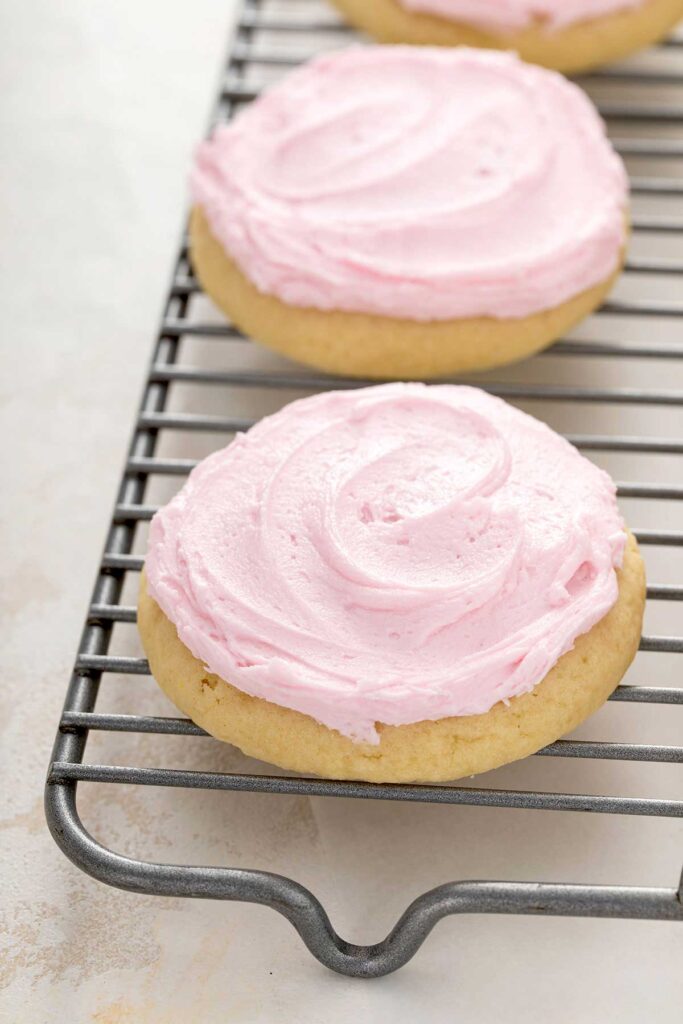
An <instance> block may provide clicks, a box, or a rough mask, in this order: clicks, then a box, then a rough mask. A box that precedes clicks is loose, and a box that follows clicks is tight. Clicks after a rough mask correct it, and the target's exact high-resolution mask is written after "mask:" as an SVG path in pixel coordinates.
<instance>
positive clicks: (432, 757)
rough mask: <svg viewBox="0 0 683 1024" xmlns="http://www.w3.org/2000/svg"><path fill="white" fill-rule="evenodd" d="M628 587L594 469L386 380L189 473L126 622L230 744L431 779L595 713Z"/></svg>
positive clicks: (610, 676) (543, 431) (486, 405)
mask: <svg viewBox="0 0 683 1024" xmlns="http://www.w3.org/2000/svg"><path fill="white" fill-rule="evenodd" d="M237 481H239V487H236V482H237ZM644 600H645V580H644V568H643V563H642V560H641V558H640V555H639V553H638V549H637V545H636V542H635V540H634V539H633V537H632V536H630V535H628V537H627V535H626V534H625V533H624V532H623V524H622V522H621V519H620V517H619V515H618V512H617V509H616V502H615V499H614V487H613V485H612V484H611V481H610V480H609V478H608V477H607V476H606V474H604V473H603V472H602V471H601V470H599V469H597V468H596V467H595V466H593V465H592V464H591V463H589V462H588V460H586V459H584V458H583V457H582V456H580V455H579V453H578V452H576V450H575V449H573V448H572V447H571V446H570V445H569V444H568V443H567V442H565V441H563V440H562V439H561V438H560V437H559V436H558V435H556V434H554V433H553V432H552V431H550V430H549V429H548V428H547V427H544V426H543V424H541V423H539V422H538V421H536V420H533V419H532V418H531V417H528V416H526V415H525V414H523V413H521V412H519V411H518V410H515V409H512V408H511V407H509V406H507V405H506V404H505V403H503V402H501V401H500V400H498V399H494V398H492V397H491V396H488V395H484V394H483V393H482V392H479V391H477V390H476V389H472V388H458V387H452V386H441V387H432V388H427V387H425V386H424V385H401V384H394V385H385V386H382V387H379V388H369V389H364V390H361V391H356V392H340V393H328V394H325V395H318V396H315V397H313V398H310V399H305V400H302V401H300V402H296V403H293V404H292V405H290V406H288V407H286V409H285V410H283V411H282V412H280V413H278V414H276V415H275V416H272V417H269V418H267V419H266V420H264V421H261V423H260V424H259V425H257V427H256V428H253V429H252V431H250V432H249V434H247V435H242V436H240V437H238V438H237V439H236V441H235V442H233V443H232V445H230V446H228V448H227V449H225V450H223V451H222V452H217V453H215V454H214V455H213V456H210V457H209V459H207V460H205V461H204V462H203V463H201V464H200V466H199V467H197V469H196V470H195V471H194V472H193V474H192V475H191V477H190V479H189V481H188V483H187V484H186V485H185V487H184V488H183V490H182V491H181V492H180V494H179V495H178V496H176V498H175V499H173V501H172V502H171V503H170V504H169V505H168V506H166V507H165V509H163V510H162V511H161V512H160V513H158V514H157V516H156V517H155V520H154V521H153V523H152V528H151V532H150V549H149V554H148V558H147V566H146V574H143V578H142V583H141V590H140V598H139V607H138V622H139V629H140V635H141V637H142V641H143V645H144V648H145V651H146V653H147V656H148V658H149V661H150V666H151V669H152V672H153V674H154V676H155V677H156V679H157V680H158V682H159V684H160V685H161V687H162V689H163V690H164V691H165V692H166V693H167V694H168V696H169V697H170V698H171V700H173V702H174V703H175V704H176V705H177V706H178V707H179V708H180V709H181V710H182V711H183V712H184V713H185V714H187V715H189V716H190V717H191V718H192V719H193V720H194V721H195V722H197V723H198V724H199V725H201V726H202V727H203V728H205V729H206V730H207V732H209V733H211V734H212V735H214V736H216V737H218V738H219V739H222V740H226V741H228V742H231V743H233V744H235V745H237V746H239V747H240V748H241V749H242V750H243V751H244V752H245V753H247V754H250V755H252V756H254V757H258V758H261V759H263V760H266V761H270V762H272V763H274V764H277V765H280V766H281V767H283V768H288V769H292V770H294V771H299V772H304V773H308V772H310V773H314V774H319V775H325V776H328V777H331V778H346V779H367V780H370V781H375V782H389V781H396V782H406V781H418V780H420V781H440V780H447V779H455V778H459V777H461V776H464V775H471V774H475V773H479V772H483V771H487V770H489V769H491V768H495V767H497V766H499V765H501V764H505V763H507V762H509V761H512V760H515V759H517V758H520V757H524V756H526V755H528V754H530V753H533V752H534V751H536V750H538V749H540V748H541V747H543V746H544V745H546V744H547V743H550V742H552V741H554V740H555V739H557V738H558V737H559V736H561V735H563V734H564V733H565V732H567V731H569V730H571V729H573V728H574V727H575V726H576V725H578V724H579V723H580V722H581V721H582V720H583V719H584V718H586V717H587V716H588V715H590V714H591V713H592V712H593V711H594V710H596V708H597V707H599V706H600V705H601V704H602V703H603V702H604V701H605V700H606V699H607V697H608V696H609V694H610V693H611V692H612V690H613V689H614V688H615V687H616V686H617V684H618V683H619V681H620V679H621V677H622V676H623V674H624V672H625V671H626V669H627V667H628V665H629V664H630V662H631V660H632V658H633V657H634V655H635V652H636V650H637V648H638V642H639V637H640V627H641V622H642V616H643V609H644ZM162 609H163V610H162ZM387 723H388V724H387Z"/></svg>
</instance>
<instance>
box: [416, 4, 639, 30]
mask: <svg viewBox="0 0 683 1024" xmlns="http://www.w3.org/2000/svg"><path fill="white" fill-rule="evenodd" d="M398 2H399V3H400V4H401V6H402V7H406V8H407V9H408V10H409V11H421V12H424V13H425V14H438V15H440V16H441V17H442V18H447V19H450V20H451V21H462V22H464V23H465V24H466V25H476V26H477V27H479V28H483V29H488V30H490V31H494V32H495V31H496V30H499V31H500V30H502V31H518V30H519V29H525V28H529V26H530V25H533V24H534V22H538V21H541V22H542V23H543V25H544V27H545V28H547V29H548V30H549V31H551V32H552V31H557V30H558V29H562V28H566V27H567V25H572V24H575V23H576V22H577V21H591V20H592V19H594V18H601V17H604V16H605V15H608V14H615V13H617V12H618V11H623V10H628V9H631V8H634V7H642V6H643V4H645V3H646V2H647V0H398Z"/></svg>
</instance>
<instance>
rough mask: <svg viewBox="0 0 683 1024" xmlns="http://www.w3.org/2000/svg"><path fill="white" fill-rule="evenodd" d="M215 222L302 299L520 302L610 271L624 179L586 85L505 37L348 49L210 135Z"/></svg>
mask: <svg viewBox="0 0 683 1024" xmlns="http://www.w3.org/2000/svg"><path fill="white" fill-rule="evenodd" d="M191 184H192V193H193V197H194V200H195V202H196V203H197V204H198V205H199V206H200V207H201V208H202V209H203V210H204V212H205V214H206V216H207V218H208V220H209V223H210V226H211V230H212V232H213V234H214V235H215V237H216V238H217V239H218V240H219V241H220V242H221V243H222V244H223V246H224V248H225V249H226V250H227V252H228V253H229V254H230V255H231V256H232V258H233V259H234V260H235V261H236V262H237V264H238V265H239V267H240V268H241V270H242V271H243V273H244V274H245V275H246V276H247V277H248V278H249V279H250V280H251V281H252V282H253V283H254V284H255V285H256V286H257V287H258V288H259V289H260V290H261V291H262V292H266V293H268V294H271V295H274V296H276V297H277V298H278V299H280V300H282V301H284V302H286V303H289V304H291V305H295V306H304V307H311V306H312V307H316V308H318V309H323V310H328V309H337V310H346V311H358V312H366V313H373V314H380V315H385V316H398V317H403V318H408V319H413V320H443V319H451V318H460V317H470V316H493V317H499V318H508V317H524V316H527V315H529V314H530V313H534V312H538V311H539V310H543V309H547V308H550V307H553V306H557V305H559V304H560V303H561V302H563V301H565V300H566V299H569V298H570V297H572V296H574V295H576V294H577V293H578V292H581V291H583V290H584V289H586V288H589V287H591V286H592V285H595V284H597V283H598V282H601V281H603V280H605V279H606V278H607V277H608V276H609V275H610V274H611V273H612V272H613V271H614V270H615V268H616V267H617V264H618V261H619V255H620V250H621V248H622V246H623V244H624V237H625V226H624V212H625V207H626V202H627V181H626V176H625V172H624V168H623V166H622V163H621V161H620V159H619V157H618V156H617V155H616V154H615V152H614V150H613V149H612V147H611V145H610V144H609V142H608V141H607V139H606V138H605V132H604V126H603V124H602V122H601V121H600V119H599V118H598V115H597V113H596V112H595V109H594V108H593V106H592V105H591V103H590V101H589V100H588V99H587V98H586V96H585V94H584V93H583V92H582V91H581V90H580V89H579V88H577V87H576V86H575V85H572V84H571V83H569V82H567V81H566V80H565V79H564V78H562V77H561V76H560V75H558V74H555V73H554V72H551V71H546V70H544V69H542V68H539V67H533V66H530V65H527V64H524V63H522V62H521V61H520V60H519V59H518V58H517V57H515V56H513V55H512V54H507V53H496V52H487V51H483V50H472V49H466V48H460V49H456V50H447V49H439V48H435V49H431V48H426V47H402V46H395V47H394V46H386V47H355V48H352V49H350V50H346V51H343V52H340V53H334V54H330V55H327V56H324V57H320V58H318V59H316V60H314V61H313V62H312V63H310V64H308V65H306V66H305V67H303V68H300V69H299V70H297V71H295V72H294V73H293V74H291V75H290V76H289V77H288V78H287V79H286V80H285V81H284V82H283V83H281V84H280V85H278V86H276V87H275V88H273V89H272V90H271V91H270V92H268V93H266V94H265V95H264V96H263V97H262V98H261V99H259V100H257V101H256V102H255V103H253V104H252V105H251V106H250V107H249V108H247V110H246V111H245V112H243V113H242V114H241V115H240V116H239V117H237V118H236V119H235V120H234V121H233V122H232V123H231V124H229V125H227V126H223V127H220V128H218V129H217V131H216V133H215V134H214V136H213V138H212V139H211V140H210V141H208V142H205V143H204V144H203V145H202V146H200V148H199V151H198V153H197V159H196V164H195V168H194V171H193V174H192V179H191Z"/></svg>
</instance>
